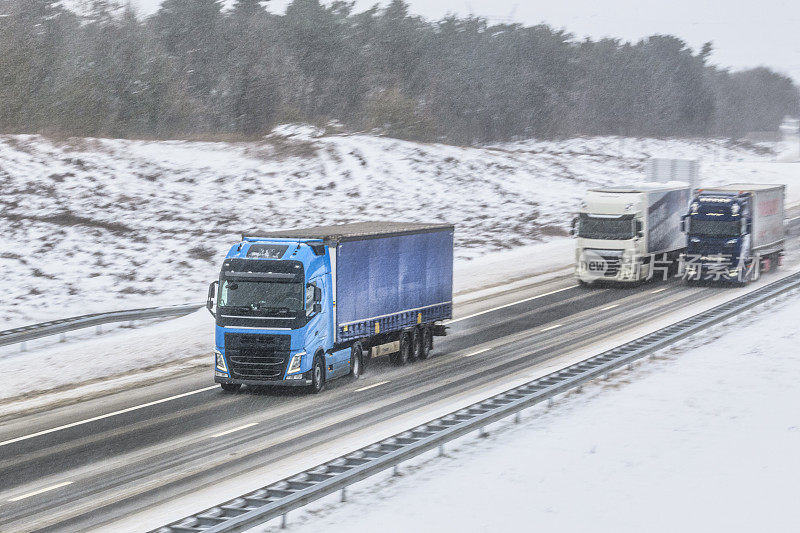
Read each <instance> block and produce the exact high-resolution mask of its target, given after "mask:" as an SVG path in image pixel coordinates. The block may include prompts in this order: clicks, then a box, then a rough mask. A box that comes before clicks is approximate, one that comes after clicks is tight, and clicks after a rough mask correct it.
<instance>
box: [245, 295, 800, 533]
mask: <svg viewBox="0 0 800 533" xmlns="http://www.w3.org/2000/svg"><path fill="white" fill-rule="evenodd" d="M798 313H800V301H798V297H797V296H793V297H792V298H791V299H790V300H788V301H787V302H786V303H783V304H773V306H772V308H771V309H769V310H764V309H763V308H762V309H761V310H759V311H758V312H756V313H751V314H749V315H748V316H745V317H742V318H740V319H737V321H736V322H735V324H734V325H728V326H722V327H718V328H717V329H716V330H714V331H713V332H711V333H708V334H706V335H704V336H702V337H696V338H693V339H692V340H690V341H688V343H687V344H684V345H683V346H682V347H676V348H672V349H670V350H668V351H666V352H662V353H660V354H659V355H658V356H657V357H656V358H655V359H654V360H649V361H645V362H643V363H642V364H640V365H638V366H637V367H636V368H635V369H634V371H632V372H625V371H623V372H621V373H617V374H615V375H614V376H612V377H611V379H610V380H608V381H599V382H596V383H594V384H593V385H591V386H588V387H584V389H583V392H582V393H572V394H570V395H568V396H567V397H565V398H563V399H561V400H559V401H557V402H556V404H555V405H554V406H553V407H551V408H549V409H548V408H547V407H545V406H541V407H537V408H534V409H530V410H528V411H526V414H525V415H524V417H523V422H522V424H520V425H516V426H515V425H514V424H512V423H510V422H502V423H499V424H496V425H494V426H493V427H491V428H490V434H489V437H487V438H485V439H476V438H475V437H474V436H470V437H466V438H464V439H461V440H460V441H459V443H458V444H457V446H455V447H450V448H448V450H447V455H446V457H444V458H433V456H428V458H427V459H425V460H423V461H419V460H418V461H416V462H415V463H414V464H413V465H411V466H405V467H403V468H402V473H403V475H402V476H400V477H394V478H384V479H382V480H377V481H376V480H374V479H373V480H372V481H366V482H362V484H361V485H360V487H359V488H357V489H355V488H354V489H351V490H348V503H347V504H345V505H340V504H338V503H317V504H315V505H312V506H310V507H309V508H306V510H304V511H301V512H297V513H293V514H292V515H291V516H290V519H289V528H288V531H295V532H297V533H303V532H306V531H308V532H312V531H320V530H324V531H327V532H330V533H336V532H340V531H341V532H343V533H345V532H346V533H353V532H361V531H378V530H380V531H381V532H383V533H392V532H397V533H405V532H407V531H419V532H441V531H469V532H473V531H476V532H477V531H485V532H496V531H559V532H566V531H601V532H604V531H608V532H615V533H617V532H637V533H638V532H641V531H648V532H660V531H663V532H670V533H672V532H675V531H742V532H751V531H793V530H795V529H796V528H797V524H798V523H800V506H798V505H797V504H798V494H800V461H798V458H797V451H798V450H800V409H798V405H800V388H798V387H797V383H798V382H800V357H797V350H796V347H797V344H798V343H799V342H800V329H798V327H797V315H798ZM329 501H335V500H333V499H332V498H329ZM262 530H263V528H262V529H256V530H254V531H262ZM268 530H269V531H273V530H275V531H277V527H271V528H269V529H268Z"/></svg>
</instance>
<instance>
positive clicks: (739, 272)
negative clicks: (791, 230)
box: [682, 183, 786, 283]
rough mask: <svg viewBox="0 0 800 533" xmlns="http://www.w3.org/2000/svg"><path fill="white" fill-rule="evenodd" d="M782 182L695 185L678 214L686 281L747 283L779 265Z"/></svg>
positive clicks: (782, 230)
mask: <svg viewBox="0 0 800 533" xmlns="http://www.w3.org/2000/svg"><path fill="white" fill-rule="evenodd" d="M785 196H786V186H785V185H761V184H749V183H733V184H730V185H725V186H722V187H714V188H705V189H697V190H696V191H695V194H694V198H693V199H692V201H691V203H690V205H689V213H688V214H686V215H685V216H684V217H683V231H684V232H686V239H687V243H686V254H685V255H684V256H683V258H682V263H683V264H682V270H683V277H684V279H686V280H687V282H695V281H719V282H734V283H746V282H748V281H752V280H757V279H758V278H759V277H760V275H761V273H762V272H766V271H769V270H773V269H775V268H777V267H778V265H779V264H780V261H781V256H782V254H783V249H784V243H785V223H784V198H785Z"/></svg>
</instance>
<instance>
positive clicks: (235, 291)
mask: <svg viewBox="0 0 800 533" xmlns="http://www.w3.org/2000/svg"><path fill="white" fill-rule="evenodd" d="M218 305H219V306H220V307H229V308H238V309H241V310H245V311H257V310H262V309H263V310H269V311H270V312H273V313H274V312H278V313H281V312H282V313H297V312H299V311H302V310H303V284H302V283H281V282H273V281H235V280H222V284H221V285H220V290H219V302H218Z"/></svg>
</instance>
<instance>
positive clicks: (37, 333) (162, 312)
mask: <svg viewBox="0 0 800 533" xmlns="http://www.w3.org/2000/svg"><path fill="white" fill-rule="evenodd" d="M204 306H205V303H202V304H183V305H173V306H169V307H147V308H144V309H130V310H127V311H112V312H110V313H94V314H90V315H81V316H75V317H71V318H62V319H60V320H51V321H50V322H42V323H41V324H31V325H30V326H22V327H19V328H14V329H8V330H5V331H0V346H8V345H11V344H22V349H23V351H24V350H25V342H27V341H31V340H34V339H41V338H43V337H50V336H51V335H58V334H61V335H64V334H65V333H67V332H69V331H75V330H79V329H84V328H90V327H92V326H102V325H103V324H111V323H114V322H130V321H133V320H146V319H150V318H163V317H170V316H181V315H188V314H189V313H192V312H194V311H196V310H198V309H200V308H201V307H204Z"/></svg>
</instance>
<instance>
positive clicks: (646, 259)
mask: <svg viewBox="0 0 800 533" xmlns="http://www.w3.org/2000/svg"><path fill="white" fill-rule="evenodd" d="M690 196H691V190H690V188H689V187H688V186H687V185H686V184H661V183H645V184H638V185H633V186H630V187H610V188H604V189H592V190H590V191H588V192H587V194H586V197H585V200H584V202H583V203H582V205H581V209H580V212H579V214H578V216H577V217H576V218H575V220H574V221H573V232H572V233H573V235H574V236H575V237H576V243H575V259H576V271H575V274H576V277H577V278H578V280H579V281H580V283H581V284H588V283H593V282H595V281H619V282H636V281H641V280H644V279H648V278H650V277H651V276H653V275H654V265H655V261H658V263H659V265H661V267H660V268H664V269H666V270H665V273H668V274H670V275H671V274H673V273H676V272H677V267H678V258H679V256H680V254H681V253H682V252H683V251H684V249H685V247H686V239H685V238H684V236H683V234H682V233H681V216H682V215H683V214H684V213H685V212H686V209H687V206H688V205H689V199H690Z"/></svg>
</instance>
